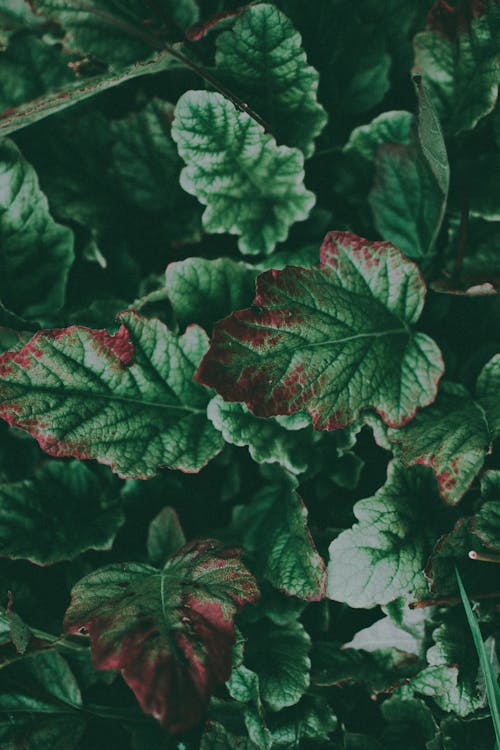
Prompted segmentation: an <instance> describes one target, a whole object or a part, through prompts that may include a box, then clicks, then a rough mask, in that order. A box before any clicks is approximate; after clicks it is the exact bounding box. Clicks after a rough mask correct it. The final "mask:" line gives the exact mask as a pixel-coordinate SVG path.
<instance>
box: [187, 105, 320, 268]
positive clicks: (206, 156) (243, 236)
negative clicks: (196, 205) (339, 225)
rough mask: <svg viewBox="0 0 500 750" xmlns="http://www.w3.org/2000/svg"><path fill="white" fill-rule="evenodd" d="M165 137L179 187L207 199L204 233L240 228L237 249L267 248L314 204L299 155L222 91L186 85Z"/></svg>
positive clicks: (282, 237)
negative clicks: (172, 147) (178, 167)
mask: <svg viewBox="0 0 500 750" xmlns="http://www.w3.org/2000/svg"><path fill="white" fill-rule="evenodd" d="M172 137H173V139H174V141H175V142H176V143H177V148H178V150H179V154H180V155H181V157H182V158H183V159H184V161H185V162H186V164H187V166H186V167H185V168H184V169H183V170H182V172H181V186H182V187H183V188H184V190H186V191H187V192H188V193H191V194H192V195H195V196H196V197H197V198H198V200H199V201H200V203H202V204H203V205H205V206H207V208H206V210H205V212H204V213H203V217H202V219H203V225H204V227H205V229H206V230H207V231H208V232H211V233H221V232H229V234H237V235H240V239H239V241H238V246H239V249H240V251H241V252H242V253H245V254H249V255H257V254H259V253H264V254H266V255H267V254H269V253H271V252H272V251H273V250H274V248H275V246H276V243H277V242H282V241H283V240H285V239H286V238H287V236H288V230H289V229H290V227H291V225H292V224H294V223H295V222H296V221H303V220H304V219H307V217H308V216H309V212H310V210H311V208H312V207H313V205H314V203H315V198H314V195H313V194H312V193H311V192H310V191H309V190H306V188H305V186H304V183H303V180H304V169H303V167H304V158H303V156H302V154H301V153H300V151H299V150H298V149H292V148H288V147H287V146H277V145H276V141H275V140H274V138H273V137H272V136H271V135H268V134H266V133H264V131H263V130H262V128H261V127H260V126H259V125H258V124H257V123H256V122H255V121H254V120H252V119H251V118H250V116H249V115H248V114H246V112H238V111H237V110H236V109H235V108H234V105H233V104H232V103H231V102H229V101H228V100H227V99H225V98H224V97H223V96H222V95H221V94H218V93H213V92H208V91H188V92H187V93H186V94H183V96H181V98H180V99H179V101H178V102H177V107H176V110H175V119H174V123H173V126H172Z"/></svg>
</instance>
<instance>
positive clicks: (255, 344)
mask: <svg viewBox="0 0 500 750" xmlns="http://www.w3.org/2000/svg"><path fill="white" fill-rule="evenodd" d="M424 297H425V285H424V282H423V280H422V277H421V275H420V273H419V270H418V268H417V266H416V265H415V264H414V263H412V262H411V261H409V260H407V259H406V258H404V256H402V254H401V253H400V251H399V250H398V249H397V248H396V247H394V246H393V245H391V244H390V243H388V242H369V241H367V240H364V239H362V238H360V237H357V236H356V235H353V234H351V233H349V232H330V233H329V234H328V235H327V236H326V238H325V241H324V243H323V245H322V248H321V265H320V267H319V268H307V269H306V268H298V267H294V266H289V267H286V268H285V269H283V270H282V271H276V270H271V271H267V272H266V273H264V274H262V275H261V276H259V277H258V279H257V296H256V297H255V300H254V307H252V308H250V309H248V310H242V311H239V312H236V313H233V314H232V315H230V316H229V317H228V318H225V319H224V320H223V321H221V322H219V323H218V324H216V325H215V327H214V335H213V338H212V341H211V346H210V349H209V351H208V352H207V354H206V355H205V357H204V359H203V360H202V363H201V365H200V367H199V369H198V371H197V373H196V376H195V377H196V378H197V380H198V381H199V382H200V383H203V384H205V385H209V386H211V387H213V388H215V389H216V390H217V391H218V392H219V393H220V394H221V395H222V396H223V398H224V399H225V400H226V401H244V402H245V403H246V404H247V406H248V407H249V409H251V410H252V411H253V412H254V413H255V414H256V415H257V416H261V417H269V416H273V415H277V414H292V413H294V412H296V411H301V410H302V409H307V410H308V411H309V412H310V414H311V415H312V418H313V422H314V426H315V428H316V429H317V430H324V429H327V430H333V429H337V428H339V427H345V426H346V425H348V424H350V423H352V422H353V421H354V420H355V419H356V418H358V416H359V415H360V413H361V412H362V411H363V410H365V409H370V408H371V409H375V410H376V411H377V412H378V414H380V416H381V417H382V419H383V420H384V422H385V423H386V424H388V425H392V426H395V425H403V424H405V423H406V422H408V421H409V420H410V419H411V418H412V417H413V416H414V414H415V411H416V410H417V408H419V407H421V406H425V405H427V404H429V403H431V402H432V401H433V400H434V398H435V395H436V391H437V382H438V380H439V378H440V377H441V375H442V373H443V363H442V358H441V354H440V351H439V349H438V347H437V345H436V344H435V343H434V341H432V339H430V338H429V337H428V336H426V335H424V334H422V333H415V332H414V331H412V329H411V327H410V326H411V325H412V324H414V323H416V321H417V320H418V318H419V316H420V312H421V310H422V306H423V303H424Z"/></svg>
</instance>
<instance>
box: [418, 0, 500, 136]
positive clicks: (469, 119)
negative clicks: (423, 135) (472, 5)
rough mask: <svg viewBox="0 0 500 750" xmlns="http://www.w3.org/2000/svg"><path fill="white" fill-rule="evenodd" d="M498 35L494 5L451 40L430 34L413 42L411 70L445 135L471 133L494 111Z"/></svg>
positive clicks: (499, 10) (499, 20) (488, 5)
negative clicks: (421, 82) (419, 78)
mask: <svg viewBox="0 0 500 750" xmlns="http://www.w3.org/2000/svg"><path fill="white" fill-rule="evenodd" d="M499 30H500V7H499V6H498V3H497V2H496V1H495V0H493V1H492V2H487V3H486V4H485V6H484V13H483V14H482V15H480V16H478V17H477V18H474V19H473V20H472V21H471V23H470V28H469V29H468V30H464V31H462V33H459V34H457V36H456V38H454V39H449V38H447V37H446V36H445V35H443V34H442V33H441V32H440V31H434V30H427V31H423V32H421V33H419V34H417V35H416V37H415V39H414V42H413V45H414V50H415V66H414V70H415V72H416V73H418V74H419V75H421V76H422V78H423V80H424V83H425V85H426V87H427V88H428V90H429V93H430V95H431V97H432V99H433V101H434V105H435V107H436V109H437V111H438V114H439V117H440V120H441V122H442V123H443V126H444V129H445V131H446V132H448V133H450V134H455V133H461V132H463V131H464V130H471V129H472V128H473V127H474V126H475V125H476V124H477V122H478V121H479V120H480V119H481V118H482V117H484V116H485V115H487V114H488V113H489V112H491V110H492V109H493V108H494V106H495V103H496V100H497V96H498V83H499V73H498V33H499Z"/></svg>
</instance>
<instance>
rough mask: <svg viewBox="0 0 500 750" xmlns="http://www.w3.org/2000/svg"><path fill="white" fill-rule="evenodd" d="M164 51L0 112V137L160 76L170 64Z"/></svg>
mask: <svg viewBox="0 0 500 750" xmlns="http://www.w3.org/2000/svg"><path fill="white" fill-rule="evenodd" d="M174 62H175V61H174V58H173V57H172V55H170V54H169V53H168V52H159V53H156V54H155V55H152V56H151V57H149V58H147V59H146V60H142V61H141V62H136V63H134V64H133V65H130V66H128V67H125V68H122V69H121V70H119V71H114V72H110V73H103V74H102V75H98V76H92V77H90V78H86V79H84V80H83V81H80V80H78V81H75V82H74V83H70V84H68V85H67V86H64V87H63V88H59V89H57V90H56V91H52V92H49V93H48V94H45V95H44V96H40V97H38V98H37V99H33V100H32V101H30V102H28V103H27V104H21V105H20V106H19V107H17V108H13V109H8V110H6V111H5V112H3V113H0V135H8V134H9V133H13V132H15V131H16V130H20V129H21V128H25V127H27V126H28V125H33V124H34V123H35V122H39V121H40V120H43V119H44V118H45V117H49V116H50V115H53V114H55V113H56V112H62V111H63V110H64V109H68V108H69V107H73V106H75V105H76V104H79V103H80V102H83V101H85V100H86V99H89V98H91V97H93V96H96V95H97V94H100V93H101V92H102V91H107V90H108V89H112V88H114V87H115V86H119V85H120V84H122V83H125V82H126V81H130V80H132V79H134V78H138V77H139V76H144V75H148V74H153V73H160V72H162V71H164V70H167V69H168V68H169V67H171V66H172V65H173V64H174Z"/></svg>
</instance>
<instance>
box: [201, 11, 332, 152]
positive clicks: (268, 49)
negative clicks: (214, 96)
mask: <svg viewBox="0 0 500 750" xmlns="http://www.w3.org/2000/svg"><path fill="white" fill-rule="evenodd" d="M216 62H217V71H218V74H219V75H222V77H223V79H224V80H225V81H226V82H227V83H228V84H229V85H230V86H231V88H232V89H233V90H234V91H237V92H238V96H240V98H242V99H243V100H244V101H245V102H246V103H248V104H249V105H250V107H251V108H252V109H253V110H255V111H256V112H258V114H259V115H260V117H262V118H263V119H264V120H265V122H266V123H267V124H268V125H269V127H270V131H271V133H273V135H274V136H275V137H276V139H277V141H278V142H279V143H285V144H286V145H287V146H296V147H297V148H300V149H301V151H303V152H304V155H305V156H306V157H308V156H311V154H312V152H313V150H314V139H315V138H316V136H317V135H319V133H320V132H321V131H322V129H323V127H324V125H325V123H326V119H327V116H326V112H325V110H324V109H323V107H322V106H321V104H319V103H318V101H317V98H316V93H317V89H318V82H319V75H318V73H317V72H316V71H315V70H314V68H312V67H311V66H310V65H308V64H307V58H306V54H305V52H304V51H303V49H302V47H301V37H300V34H298V33H297V32H296V31H295V29H294V28H293V25H292V23H291V21H289V20H288V18H287V17H286V16H285V15H284V14H283V13H281V11H280V10H278V8H276V7H275V6H273V5H268V4H267V3H262V4H260V5H254V6H250V7H248V9H247V10H246V12H244V13H242V14H241V16H240V17H239V18H238V20H237V21H236V23H235V24H234V26H233V28H232V29H231V31H225V32H223V33H222V34H221V35H220V36H219V38H218V39H217V52H216Z"/></svg>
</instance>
